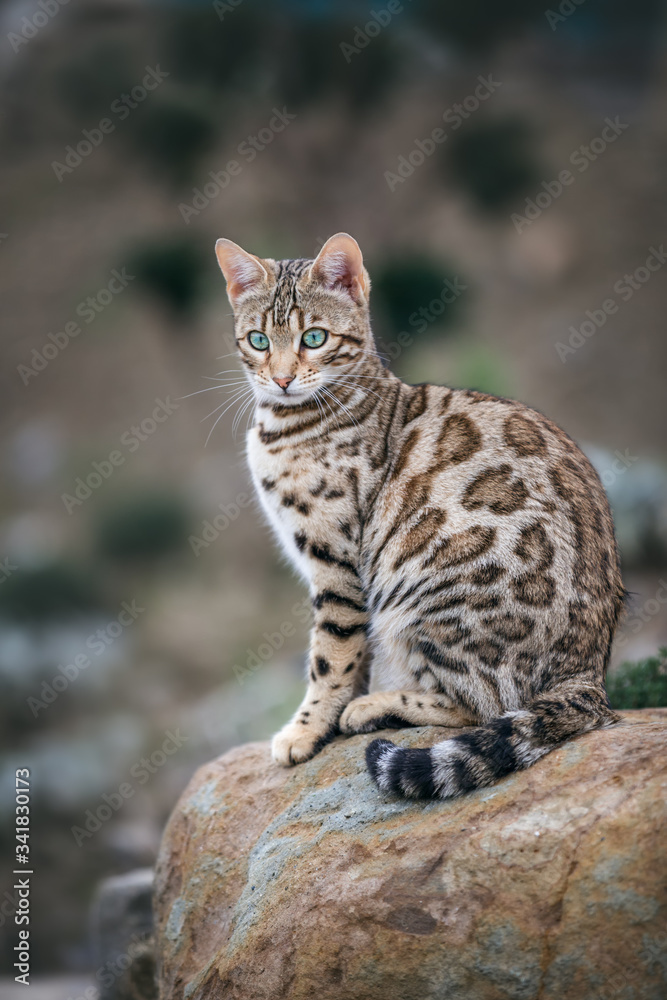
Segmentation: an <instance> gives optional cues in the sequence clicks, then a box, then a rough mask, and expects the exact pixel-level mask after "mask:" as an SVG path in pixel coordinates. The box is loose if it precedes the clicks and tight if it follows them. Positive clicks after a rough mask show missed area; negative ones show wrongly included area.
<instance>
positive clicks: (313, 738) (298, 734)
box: [271, 722, 338, 767]
mask: <svg viewBox="0 0 667 1000" xmlns="http://www.w3.org/2000/svg"><path fill="white" fill-rule="evenodd" d="M304 730H305V727H304V726H303V725H301V724H300V723H293V722H288V723H287V725H286V726H283V728H282V729H281V730H280V732H279V733H276V735H275V736H274V737H273V739H272V741H271V756H272V757H273V759H274V760H275V762H276V764H280V765H281V766H282V767H292V765H293V764H303V762H304V761H306V760H310V758H311V757H314V756H315V754H316V753H319V752H320V750H321V749H322V747H324V746H326V745H327V743H329V742H331V740H332V739H333V738H334V736H335V735H336V733H337V732H338V726H336V725H332V726H330V727H329V728H328V729H327V730H325V731H324V732H317V730H315V729H308V730H306V731H304Z"/></svg>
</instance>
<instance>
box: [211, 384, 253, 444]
mask: <svg viewBox="0 0 667 1000" xmlns="http://www.w3.org/2000/svg"><path fill="white" fill-rule="evenodd" d="M248 391H249V392H252V391H253V390H252V389H249V390H248ZM240 398H243V397H242V396H241V397H240ZM238 402H239V399H238V398H237V399H233V400H232V401H231V403H229V404H228V405H227V406H226V407H225V409H224V410H223V411H222V413H221V414H220V416H219V417H218V418H217V420H216V421H215V423H214V424H213V426H212V427H211V429H210V431H209V432H208V437H207V438H206V442H205V444H204V447H206V445H207V444H208V443H209V441H210V440H211V434H212V433H213V431H214V430H215V429H216V427H217V426H218V424H219V423H220V421H221V420H222V418H223V417H224V415H225V413H226V412H227V410H228V409H229V407H230V406H233V405H234V403H238ZM213 413H215V410H214V411H213ZM209 416H213V414H212V413H209Z"/></svg>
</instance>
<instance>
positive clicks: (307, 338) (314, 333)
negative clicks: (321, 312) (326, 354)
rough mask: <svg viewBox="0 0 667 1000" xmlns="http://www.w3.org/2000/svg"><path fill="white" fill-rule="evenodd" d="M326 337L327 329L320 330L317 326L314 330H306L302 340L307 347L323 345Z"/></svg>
mask: <svg viewBox="0 0 667 1000" xmlns="http://www.w3.org/2000/svg"><path fill="white" fill-rule="evenodd" d="M326 339H327V331H326V330H319V329H317V327H313V329H312V330H306V332H305V333H304V335H303V337H302V338H301V341H302V343H303V344H305V345H306V347H321V346H322V344H323V343H324V341H325V340H326Z"/></svg>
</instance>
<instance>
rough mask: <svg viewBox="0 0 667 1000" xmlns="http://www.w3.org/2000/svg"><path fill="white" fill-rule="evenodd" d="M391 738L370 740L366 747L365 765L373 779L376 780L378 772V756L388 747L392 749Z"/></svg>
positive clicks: (393, 744)
mask: <svg viewBox="0 0 667 1000" xmlns="http://www.w3.org/2000/svg"><path fill="white" fill-rule="evenodd" d="M395 746H396V744H395V743H392V742H391V740H371V742H370V743H369V744H368V746H367V747H366V767H367V768H368V771H369V774H370V776H371V778H372V779H373V781H375V782H377V781H378V778H379V774H380V758H381V757H382V755H383V754H384V752H385V751H386V750H388V749H390V748H391V749H392V750H393V749H394V747H395Z"/></svg>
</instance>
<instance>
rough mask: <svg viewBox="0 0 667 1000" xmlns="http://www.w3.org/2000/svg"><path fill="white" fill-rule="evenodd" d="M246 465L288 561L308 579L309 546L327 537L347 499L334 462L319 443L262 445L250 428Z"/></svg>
mask: <svg viewBox="0 0 667 1000" xmlns="http://www.w3.org/2000/svg"><path fill="white" fill-rule="evenodd" d="M248 463H249V466H250V471H251V474H252V478H253V483H254V486H255V490H256V493H257V496H258V497H259V500H260V503H261V505H262V508H263V510H264V513H265V515H266V517H267V520H268V521H269V523H270V525H271V527H272V528H273V530H274V532H275V534H276V536H277V538H278V540H279V541H280V543H281V546H282V548H283V549H284V551H285V553H286V554H287V555H288V557H289V558H290V560H291V562H292V563H293V564H294V566H295V567H296V568H297V570H298V571H299V572H300V574H301V575H302V576H303V577H304V578H305V579H306V580H310V578H311V571H312V559H311V558H310V556H309V551H310V549H311V548H312V546H313V544H314V545H316V546H317V545H319V544H321V543H322V542H323V541H328V540H329V539H331V538H332V535H333V533H334V532H338V533H339V532H340V523H341V521H342V522H343V523H346V520H347V519H348V518H347V514H348V507H349V504H350V498H349V494H348V489H347V488H343V485H342V484H343V483H344V482H345V480H346V476H345V474H344V472H343V471H342V470H341V467H340V464H339V463H334V461H333V455H332V454H330V449H328V448H326V447H323V446H321V445H318V446H314V447H312V448H305V447H301V448H292V447H285V446H283V447H277V448H275V447H266V446H265V445H264V444H262V443H261V441H260V439H259V435H258V434H256V433H254V432H253V431H251V432H250V435H249V436H248ZM342 542H343V543H345V544H349V542H347V541H346V539H344V538H343V539H342Z"/></svg>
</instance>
